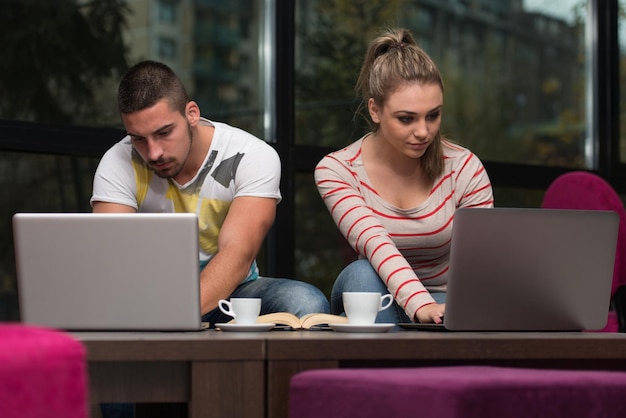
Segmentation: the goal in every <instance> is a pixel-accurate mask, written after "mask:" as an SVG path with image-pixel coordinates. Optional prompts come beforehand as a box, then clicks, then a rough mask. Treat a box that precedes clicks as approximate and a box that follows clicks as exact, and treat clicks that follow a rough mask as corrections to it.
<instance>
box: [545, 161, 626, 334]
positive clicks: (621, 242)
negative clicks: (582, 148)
mask: <svg viewBox="0 0 626 418" xmlns="http://www.w3.org/2000/svg"><path fill="white" fill-rule="evenodd" d="M541 206H542V207H543V208H547V209H586V210H612V211H615V212H617V213H618V214H619V217H620V225H619V233H618V238H617V251H616V254H615V268H614V272H613V285H612V288H611V297H612V303H613V306H614V308H615V309H614V310H612V311H610V312H609V313H608V315H609V316H608V320H607V325H606V327H604V328H603V329H602V330H600V331H604V332H625V331H626V324H625V323H624V311H625V310H626V210H625V209H624V204H623V203H622V201H621V199H620V197H619V196H618V194H617V192H616V191H615V189H613V187H611V185H610V184H609V183H607V182H606V181H605V180H604V179H602V178H601V177H600V176H598V175H596V174H593V173H589V172H586V171H572V172H569V173H566V174H562V175H561V176H559V177H557V178H556V179H555V180H554V181H553V182H552V184H550V186H549V187H548V189H547V190H546V193H545V195H544V197H543V202H542V204H541ZM607 311H608V307H607Z"/></svg>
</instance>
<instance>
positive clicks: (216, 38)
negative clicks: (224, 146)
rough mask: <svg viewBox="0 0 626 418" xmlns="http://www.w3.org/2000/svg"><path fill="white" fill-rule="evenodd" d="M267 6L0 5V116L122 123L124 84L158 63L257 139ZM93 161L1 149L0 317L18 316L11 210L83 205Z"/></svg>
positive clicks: (249, 0)
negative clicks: (148, 63) (134, 68)
mask: <svg viewBox="0 0 626 418" xmlns="http://www.w3.org/2000/svg"><path fill="white" fill-rule="evenodd" d="M263 7H264V2H262V1H255V0H228V1H222V0H141V1H132V2H123V1H104V0H103V1H86V0H77V1H61V2H57V1H53V2H48V1H18V0H15V1H8V2H4V3H3V9H2V13H0V25H1V26H0V28H1V29H0V31H1V33H2V35H4V36H2V40H3V42H2V48H0V62H2V65H0V91H1V92H2V94H0V120H1V119H3V120H20V121H29V122H46V123H54V124H62V125H81V126H102V127H104V126H106V127H110V126H115V127H121V122H120V118H119V115H118V113H117V102H116V94H117V84H118V82H119V79H120V77H121V75H122V74H123V73H124V72H125V71H126V69H127V68H128V67H129V66H130V65H133V64H135V63H136V62H138V61H140V60H143V59H153V60H157V61H162V62H165V63H167V64H168V65H170V66H171V67H172V68H173V69H174V70H175V71H176V72H177V73H178V74H179V76H180V77H181V79H182V80H183V82H184V83H185V85H186V86H187V88H188V90H189V94H190V96H191V97H192V99H194V100H196V101H197V102H198V104H199V106H200V109H201V111H202V115H203V116H205V117H207V118H209V119H213V120H217V121H221V122H226V123H229V124H231V125H234V126H237V127H240V128H242V129H245V130H248V131H249V132H251V133H253V134H255V135H257V136H259V137H261V138H263V134H264V132H266V131H267V127H266V126H264V118H263V116H264V114H263V112H264V111H265V108H264V103H265V101H266V100H265V96H266V91H264V88H265V87H264V84H263V83H260V82H259V80H261V79H262V78H263V76H264V74H263V73H262V69H263V68H266V64H265V63H264V62H263V61H262V60H263V57H262V55H261V54H259V53H258V51H259V47H260V46H261V45H262V44H263V42H265V39H264V35H263V34H264V33H265V29H266V28H265V26H264V25H265V19H264V16H263V13H264V9H263ZM42 34H45V35H42ZM120 139H121V138H120ZM1 142H2V138H0V146H1ZM98 160H99V156H94V157H93V158H74V157H68V156H52V155H34V154H25V153H19V152H18V153H10V152H0V190H1V193H2V202H3V205H2V211H1V212H2V213H1V215H2V216H1V217H0V230H2V231H3V234H2V235H1V236H2V237H3V238H2V239H3V240H4V242H3V244H4V245H3V246H2V248H3V249H4V251H3V252H2V255H1V257H2V262H1V263H0V320H2V319H10V318H15V316H16V315H17V301H16V300H17V298H16V293H15V267H14V258H13V234H12V230H11V216H12V215H13V214H14V213H16V212H29V211H39V212H76V211H81V212H82V211H90V210H91V208H90V207H89V198H90V197H91V187H92V178H93V173H94V171H95V167H96V164H97V162H98ZM263 254H264V253H263ZM263 254H261V255H260V257H259V260H258V261H259V265H260V268H261V269H263V264H264V260H263Z"/></svg>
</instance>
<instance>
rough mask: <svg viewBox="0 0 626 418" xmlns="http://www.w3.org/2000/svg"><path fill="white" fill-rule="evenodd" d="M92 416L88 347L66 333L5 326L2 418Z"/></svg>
mask: <svg viewBox="0 0 626 418" xmlns="http://www.w3.org/2000/svg"><path fill="white" fill-rule="evenodd" d="M87 416H88V390H87V377H86V359H85V349H84V347H83V345H82V344H81V343H80V342H78V341H76V340H74V339H73V338H71V336H70V335H69V334H66V333H63V332H60V331H55V330H51V329H46V328H39V327H34V326H27V325H22V324H14V323H0V417H2V418H50V417H55V418H56V417H63V418H86V417H87Z"/></svg>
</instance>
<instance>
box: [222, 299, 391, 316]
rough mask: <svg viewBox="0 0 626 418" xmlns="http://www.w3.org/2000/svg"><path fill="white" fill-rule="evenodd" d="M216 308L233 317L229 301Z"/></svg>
mask: <svg viewBox="0 0 626 418" xmlns="http://www.w3.org/2000/svg"><path fill="white" fill-rule="evenodd" d="M390 296H391V295H390ZM217 306H218V307H219V308H220V311H222V313H224V314H226V315H228V316H232V317H233V318H234V317H235V312H233V308H232V306H231V304H230V301H228V300H226V299H220V301H219V302H218V303H217Z"/></svg>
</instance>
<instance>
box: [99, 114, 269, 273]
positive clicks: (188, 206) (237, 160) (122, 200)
mask: <svg viewBox="0 0 626 418" xmlns="http://www.w3.org/2000/svg"><path fill="white" fill-rule="evenodd" d="M200 123H201V124H203V125H212V126H214V127H215V132H214V135H213V140H212V142H211V148H210V149H209V152H208V154H207V156H206V157H205V160H204V163H203V164H202V168H201V169H200V170H198V172H197V173H196V175H195V176H194V178H193V179H191V180H190V181H189V182H188V183H186V184H178V183H176V182H175V181H173V180H172V179H164V178H161V177H159V176H157V175H155V174H154V172H153V171H152V170H151V169H150V168H148V167H147V166H146V164H145V163H144V162H143V160H142V159H141V157H140V156H139V155H138V154H137V153H136V152H135V151H134V150H133V147H132V144H131V140H130V137H129V136H126V137H124V138H123V139H122V140H121V141H120V142H118V143H117V144H115V145H114V146H113V147H111V149H109V150H108V151H107V152H106V153H105V154H104V156H103V157H102V160H101V161H100V164H99V165H98V169H97V170H96V174H95V177H94V183H93V195H92V197H91V203H92V204H93V202H95V201H101V202H108V203H119V204H123V205H127V206H130V207H133V208H135V209H136V210H137V211H138V212H146V213H196V214H197V215H198V223H199V225H198V226H199V240H200V266H201V268H203V267H204V266H205V265H206V264H207V263H208V262H209V261H210V260H211V258H212V257H213V256H214V255H215V254H216V253H217V238H218V235H219V232H220V229H221V227H222V224H223V222H224V219H225V218H226V214H227V213H228V209H229V208H230V205H231V203H232V201H233V199H234V198H235V197H239V196H254V197H266V198H270V199H276V203H278V202H279V201H280V200H281V195H280V189H279V185H280V173H281V172H280V170H281V168H280V159H279V157H278V154H277V153H276V151H275V150H274V149H273V148H272V147H271V146H270V145H268V144H267V143H266V142H264V141H262V140H260V139H259V138H257V137H255V136H253V135H251V134H249V133H248V132H245V131H243V130H241V129H238V128H235V127H232V126H230V125H227V124H225V123H220V122H212V121H209V120H207V119H201V121H200ZM250 215H251V216H253V215H254V214H250ZM257 276H258V269H257V266H256V262H255V263H253V264H252V267H251V269H250V273H249V275H248V277H246V279H245V280H244V281H247V280H254V279H256V277H257Z"/></svg>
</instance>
